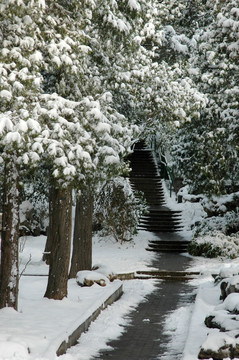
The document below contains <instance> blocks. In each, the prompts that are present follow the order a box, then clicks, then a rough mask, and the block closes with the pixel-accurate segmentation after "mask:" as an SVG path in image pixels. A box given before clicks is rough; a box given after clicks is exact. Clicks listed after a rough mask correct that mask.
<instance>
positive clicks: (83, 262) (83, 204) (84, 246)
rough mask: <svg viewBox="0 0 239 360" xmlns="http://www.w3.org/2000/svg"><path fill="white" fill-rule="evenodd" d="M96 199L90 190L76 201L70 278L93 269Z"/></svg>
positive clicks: (85, 191)
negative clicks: (93, 224) (93, 231)
mask: <svg viewBox="0 0 239 360" xmlns="http://www.w3.org/2000/svg"><path fill="white" fill-rule="evenodd" d="M93 208H94V198H93V195H92V193H91V191H90V190H89V189H87V190H86V189H85V190H83V191H82V194H81V196H79V197H78V198H77V201H76V214H75V224H74V235H73V252H72V258H71V269H70V274H69V277H70V278H71V279H72V278H74V277H76V274H77V272H78V271H81V270H91V268H92V223H93V220H92V219H93Z"/></svg>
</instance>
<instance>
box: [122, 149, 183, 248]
mask: <svg viewBox="0 0 239 360" xmlns="http://www.w3.org/2000/svg"><path fill="white" fill-rule="evenodd" d="M129 161H130V165H131V169H132V171H131V173H130V182H131V185H132V188H133V189H134V190H138V191H142V192H143V193H144V197H145V199H146V201H147V204H148V213H147V214H146V215H144V216H142V218H141V222H140V225H139V229H141V230H147V231H150V232H153V233H156V234H158V235H159V240H152V241H150V242H149V245H148V246H149V247H148V248H147V250H149V251H160V252H185V251H187V245H188V241H186V240H184V239H183V238H182V237H181V236H180V234H179V233H178V232H179V231H180V230H182V229H183V225H182V223H181V215H182V213H181V211H174V210H171V209H169V208H168V207H167V204H166V202H165V198H164V191H163V187H162V181H161V177H160V176H159V171H158V167H157V165H156V162H155V160H154V157H153V153H152V150H151V149H148V148H147V147H146V146H145V143H144V142H139V143H137V144H136V145H135V148H134V152H133V153H132V154H131V155H130V156H129Z"/></svg>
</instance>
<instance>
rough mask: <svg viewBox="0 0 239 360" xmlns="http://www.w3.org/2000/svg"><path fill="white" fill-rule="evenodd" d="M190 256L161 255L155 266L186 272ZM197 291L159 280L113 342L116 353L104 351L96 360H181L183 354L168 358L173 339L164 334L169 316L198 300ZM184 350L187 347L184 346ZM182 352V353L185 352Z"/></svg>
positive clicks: (184, 283) (178, 282)
mask: <svg viewBox="0 0 239 360" xmlns="http://www.w3.org/2000/svg"><path fill="white" fill-rule="evenodd" d="M190 261H191V259H190V258H189V257H186V256H183V255H179V254H174V253H169V254H161V256H160V255H159V254H158V255H156V259H155V260H154V264H153V266H155V265H157V268H159V269H160V270H162V269H165V270H179V271H181V270H185V269H186V268H187V267H188V266H189V265H190ZM193 291H194V289H193V288H192V286H190V285H188V284H187V283H186V282H183V281H159V282H158V283H157V286H156V289H155V291H154V292H153V293H152V294H149V295H148V296H147V298H146V301H145V302H143V303H141V304H140V305H139V306H138V308H137V309H136V310H134V311H132V313H130V314H129V319H130V324H129V325H128V326H127V327H126V328H125V332H124V333H123V334H122V335H121V337H120V338H119V339H118V340H114V341H111V342H109V344H108V345H110V346H111V347H112V348H113V350H112V351H102V352H101V353H100V355H99V356H98V357H96V358H95V359H100V360H106V359H112V360H156V359H160V360H161V359H165V360H166V359H167V360H181V355H182V354H181V352H180V351H179V353H177V354H175V353H174V354H173V356H172V354H171V355H170V357H171V358H170V357H169V358H168V357H167V352H168V350H167V344H168V342H169V337H168V336H167V335H165V334H164V333H163V330H164V319H165V316H166V315H167V314H169V313H170V312H171V311H173V310H175V309H177V308H178V307H181V306H183V305H186V304H190V303H192V302H193V301H194V295H193ZM185 340H186V334H185ZM182 349H183V344H182ZM182 349H181V351H182Z"/></svg>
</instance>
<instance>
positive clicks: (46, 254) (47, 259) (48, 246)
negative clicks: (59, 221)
mask: <svg viewBox="0 0 239 360" xmlns="http://www.w3.org/2000/svg"><path fill="white" fill-rule="evenodd" d="M53 198H54V188H53V187H51V189H50V193H49V225H48V229H47V239H46V245H45V249H44V254H43V256H42V260H43V261H45V262H46V264H47V265H50V254H51V248H52V234H53V233H54V229H53Z"/></svg>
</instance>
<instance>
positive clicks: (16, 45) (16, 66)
mask: <svg viewBox="0 0 239 360" xmlns="http://www.w3.org/2000/svg"><path fill="white" fill-rule="evenodd" d="M41 5H43V4H41V3H40V2H39V3H38V2H37V3H36V4H35V3H31V4H29V5H28V6H27V7H26V6H25V3H24V2H23V1H5V2H4V3H1V4H0V74H1V77H0V148H1V156H0V162H1V166H3V167H4V175H3V177H4V179H3V183H4V188H3V224H2V229H3V230H2V242H1V279H0V284H1V285H0V307H4V306H10V307H14V308H15V309H17V299H18V281H19V273H18V237H19V197H20V186H19V180H20V173H19V172H20V170H21V168H22V167H23V166H35V165H36V162H37V161H38V160H39V155H40V154H41V153H42V151H43V150H42V147H41V146H40V144H38V142H37V140H36V137H37V135H38V133H39V132H40V131H41V127H40V126H39V123H38V121H37V118H35V117H34V115H33V114H32V109H33V108H34V105H35V103H36V101H37V97H38V94H39V92H40V83H41V74H40V68H41V61H42V57H41V55H40V53H39V52H38V51H37V50H36V46H35V40H36V39H35V36H36V33H37V30H38V27H37V26H36V24H35V21H34V16H36V14H38V16H41Z"/></svg>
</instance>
